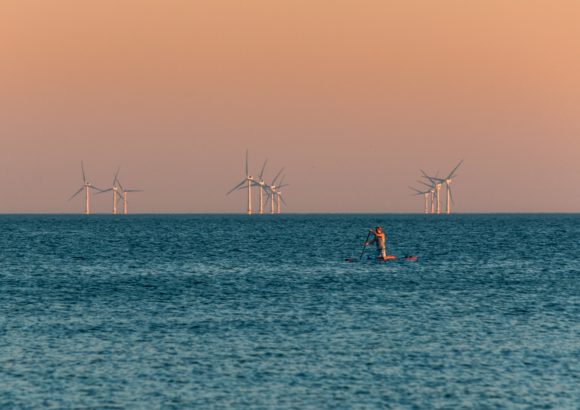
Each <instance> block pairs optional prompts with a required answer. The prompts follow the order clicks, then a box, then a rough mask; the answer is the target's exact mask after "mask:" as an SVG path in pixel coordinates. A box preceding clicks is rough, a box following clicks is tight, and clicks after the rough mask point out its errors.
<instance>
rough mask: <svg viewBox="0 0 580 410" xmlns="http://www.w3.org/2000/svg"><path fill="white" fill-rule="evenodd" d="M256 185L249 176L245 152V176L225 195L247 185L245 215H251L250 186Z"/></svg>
mask: <svg viewBox="0 0 580 410" xmlns="http://www.w3.org/2000/svg"><path fill="white" fill-rule="evenodd" d="M254 184H257V182H256V181H255V180H254V177H253V176H251V175H250V170H249V165H248V151H246V176H245V178H244V179H243V180H242V182H240V183H239V184H238V185H236V186H235V187H233V188H232V189H230V190H229V191H228V193H227V194H226V195H229V194H231V193H232V192H234V191H236V190H238V189H241V188H242V187H243V186H244V185H247V186H246V188H247V189H248V209H247V214H248V215H251V214H252V185H254Z"/></svg>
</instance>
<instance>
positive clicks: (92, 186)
mask: <svg viewBox="0 0 580 410" xmlns="http://www.w3.org/2000/svg"><path fill="white" fill-rule="evenodd" d="M89 188H90V189H95V190H97V191H100V192H103V190H102V189H101V188H97V187H96V186H94V185H91V186H90V187H89Z"/></svg>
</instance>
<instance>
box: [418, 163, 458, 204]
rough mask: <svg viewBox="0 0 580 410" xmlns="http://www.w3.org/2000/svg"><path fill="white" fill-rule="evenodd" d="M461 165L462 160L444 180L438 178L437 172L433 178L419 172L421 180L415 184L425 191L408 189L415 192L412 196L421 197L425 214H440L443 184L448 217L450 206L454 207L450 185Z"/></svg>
mask: <svg viewBox="0 0 580 410" xmlns="http://www.w3.org/2000/svg"><path fill="white" fill-rule="evenodd" d="M462 163H463V160H462V161H460V162H459V164H457V166H456V167H455V168H453V170H452V171H451V172H450V173H449V175H447V177H445V178H439V176H438V175H439V172H437V174H436V175H435V176H429V175H428V174H427V173H426V172H425V171H423V170H421V174H422V178H423V180H421V181H417V182H419V183H420V184H422V185H424V186H425V187H426V188H427V189H422V190H420V189H417V188H413V187H409V188H411V189H412V190H413V191H415V192H416V193H415V194H414V195H423V197H424V199H425V213H426V214H441V188H442V187H443V184H445V188H446V192H445V193H446V198H445V213H446V214H448V215H449V214H450V213H451V205H452V204H453V205H455V201H454V200H453V193H452V192H451V183H452V182H453V179H454V178H455V173H456V172H457V170H458V169H459V167H460V166H461V164H462Z"/></svg>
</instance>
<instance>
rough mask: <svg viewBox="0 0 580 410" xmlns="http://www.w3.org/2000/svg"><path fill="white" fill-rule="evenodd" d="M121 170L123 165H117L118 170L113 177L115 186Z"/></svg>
mask: <svg viewBox="0 0 580 410" xmlns="http://www.w3.org/2000/svg"><path fill="white" fill-rule="evenodd" d="M120 170H121V167H117V172H115V178H113V186H115V183H116V182H117V180H118V178H119V171H120Z"/></svg>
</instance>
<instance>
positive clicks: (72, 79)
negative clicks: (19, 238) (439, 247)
mask: <svg viewBox="0 0 580 410" xmlns="http://www.w3.org/2000/svg"><path fill="white" fill-rule="evenodd" d="M579 18H580V3H578V2H576V1H554V2H545V1H534V0H530V1H510V2H506V1H499V0H490V1H480V2H475V1H474V2H464V1H449V0H445V1H438V2H430V1H414V0H407V1H375V0H361V1H357V2H354V1H343V0H336V1H316V0H314V1H301V0H296V1H272V0H270V1H265V0H261V1H257V0H249V1H246V2H240V1H232V0H213V1H185V0H183V1H178V0H166V1H161V0H142V1H111V0H104V1H99V2H96V1H86V2H79V1H73V0H54V1H51V2H43V1H27V0H20V1H16V0H5V1H3V2H2V4H0V49H1V50H2V53H0V88H1V89H2V92H1V93H0V141H2V149H1V150H0V190H1V191H2V194H1V195H0V212H79V211H81V209H82V201H80V200H79V201H72V202H70V203H68V202H66V199H67V198H68V197H69V196H70V195H71V194H72V193H74V192H75V191H76V189H78V188H79V187H80V185H81V176H80V167H79V163H80V161H81V160H84V161H85V165H86V168H87V173H88V175H89V176H90V178H91V180H92V182H94V183H95V184H96V185H97V186H104V187H106V186H107V185H109V184H110V183H111V182H112V178H113V173H114V171H115V169H116V167H117V166H121V181H123V182H124V183H125V184H126V185H128V186H129V185H130V186H131V187H134V188H143V189H145V192H143V193H142V194H139V195H140V196H139V197H137V196H135V199H133V200H132V202H131V207H132V208H131V209H132V210H133V211H135V212H243V211H244V209H245V204H244V200H243V194H242V193H237V194H233V195H232V196H231V197H226V196H225V192H227V191H228V190H229V189H230V188H231V187H233V186H234V185H235V184H236V183H237V182H239V180H241V179H242V177H243V158H244V152H245V150H246V149H249V151H250V156H251V165H252V169H254V170H255V171H254V172H258V170H259V168H260V166H261V163H262V161H263V160H264V159H265V158H266V157H267V158H268V159H269V163H270V164H271V168H269V169H268V170H267V174H268V176H269V177H272V176H273V174H274V173H275V171H277V169H278V168H279V167H282V166H285V167H286V169H287V181H288V182H289V183H290V184H291V186H289V187H288V189H287V190H286V192H285V193H286V200H287V202H288V211H289V212H421V211H422V199H421V198H418V197H413V196H411V191H410V190H409V189H408V186H409V185H415V186H418V184H417V183H416V182H415V181H416V180H417V179H418V178H419V176H420V174H419V169H420V168H423V169H425V170H426V171H429V172H433V173H434V172H436V171H439V172H440V173H441V174H443V173H444V172H448V171H449V170H450V169H451V168H452V167H453V166H454V165H455V164H456V163H457V162H459V161H460V160H461V159H465V163H464V165H463V167H462V168H461V169H460V172H459V173H458V174H459V176H458V178H457V180H456V183H455V185H454V189H455V192H454V195H455V199H456V202H457V204H456V209H457V211H459V212H538V211H547V212H578V211H580V186H578V185H579V184H578V181H579V179H580V178H579V177H580V161H578V160H577V156H578V153H579V152H580V137H579V131H580V116H579V115H578V114H579V108H580V75H578V73H580V54H579V53H578V52H577V48H578V47H577V46H578V44H579V43H580V27H579V25H578V24H577V22H578V21H579ZM274 168H276V169H274ZM109 202H110V198H109V197H108V196H107V197H106V198H105V197H104V196H100V197H97V198H95V204H94V205H95V206H94V207H95V209H96V210H97V211H98V212H108V211H109V208H110V204H109Z"/></svg>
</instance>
